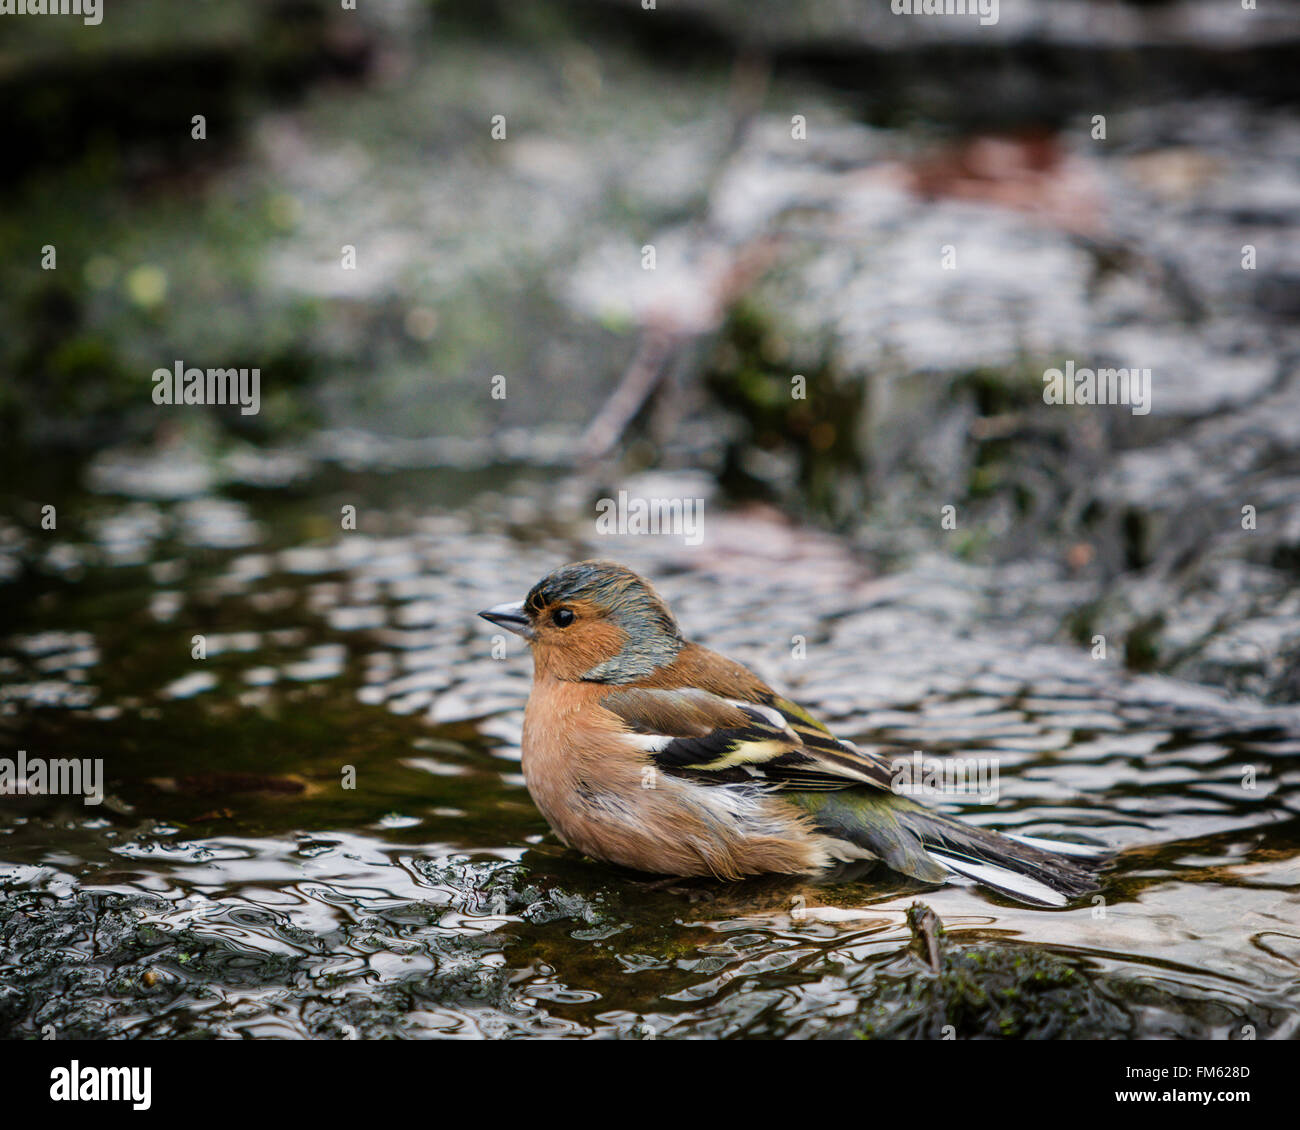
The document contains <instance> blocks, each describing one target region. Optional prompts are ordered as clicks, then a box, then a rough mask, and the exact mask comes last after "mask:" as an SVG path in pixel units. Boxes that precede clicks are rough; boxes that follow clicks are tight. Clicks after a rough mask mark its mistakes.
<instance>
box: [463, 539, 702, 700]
mask: <svg viewBox="0 0 1300 1130" xmlns="http://www.w3.org/2000/svg"><path fill="white" fill-rule="evenodd" d="M479 615H480V616H482V617H483V619H485V620H488V621H490V622H491V623H493V624H498V625H500V626H501V627H503V628H508V629H509V630H510V631H512V632H515V633H516V634H518V635H521V636H523V637H524V639H526V640H527V641H528V643H529V646H531V647H532V649H533V662H534V664H535V665H536V668H537V672H538V674H542V673H546V674H549V675H552V676H554V677H555V678H557V679H566V680H570V681H581V682H593V683H630V682H633V681H634V680H636V679H640V678H643V677H645V676H646V675H649V674H650V673H651V672H652V671H654V670H655V669H656V668H657V667H662V666H663V665H664V664H666V663H671V662H672V661H673V658H674V657H675V656H676V655H677V653H678V652H679V651H680V650H681V649H682V647H683V646H685V640H683V639H682V635H681V632H680V631H679V630H678V628H677V621H676V620H674V619H673V614H672V613H671V612H670V611H669V610H668V605H666V604H665V603H664V602H663V599H662V598H661V597H660V596H659V594H658V593H657V592H655V590H654V589H653V588H651V587H650V584H649V582H647V581H645V580H642V578H640V577H638V576H637V575H636V574H635V573H634V572H632V570H631V569H628V568H625V567H624V566H622V565H616V564H614V563H613V562H612V561H577V562H574V563H573V564H571V565H562V566H561V567H560V568H558V569H556V570H555V571H554V572H553V573H548V574H547V575H546V576H545V577H543V578H542V579H541V580H540V581H538V582H537V584H535V585H534V586H533V587H532V590H531V591H530V592H529V593H528V596H527V597H525V598H524V599H523V600H521V601H518V602H516V603H513V604H498V605H497V606H496V607H495V608H488V609H486V610H485V611H483V612H480V613H479Z"/></svg>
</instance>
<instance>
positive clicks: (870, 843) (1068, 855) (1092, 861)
mask: <svg viewBox="0 0 1300 1130" xmlns="http://www.w3.org/2000/svg"><path fill="white" fill-rule="evenodd" d="M804 798H807V799H806V800H805V801H804V803H805V807H806V808H808V809H809V810H810V812H811V813H812V815H813V819H814V821H815V822H816V824H817V825H818V827H819V829H820V830H822V831H824V832H826V833H828V834H830V835H832V836H834V837H836V838H838V839H844V840H848V841H849V842H850V843H852V844H853V845H855V846H857V847H859V848H865V849H866V850H867V851H869V852H871V853H872V854H873V855H875V856H876V857H877V858H879V859H881V860H883V861H884V863H885V864H887V865H888V866H889V867H891V868H893V869H894V870H895V871H899V872H901V873H902V874H904V875H910V876H911V877H912V878H914V879H920V880H922V881H923V882H928V883H935V882H943V881H944V880H945V879H947V878H948V877H949V876H950V875H951V874H953V873H956V874H959V875H965V876H966V877H967V878H970V879H974V880H976V881H977V882H980V883H984V884H986V885H987V886H990V887H994V888H996V889H997V890H999V891H1002V892H1003V893H1004V894H1007V895H1010V896H1012V897H1013V898H1017V899H1021V900H1023V901H1025V902H1032V903H1038V904H1040V905H1046V906H1065V905H1066V904H1067V903H1069V902H1070V901H1072V900H1074V899H1077V898H1081V897H1082V896H1084V895H1087V894H1090V893H1092V892H1093V891H1096V890H1097V889H1098V887H1097V879H1096V874H1095V872H1096V869H1097V867H1098V866H1100V864H1101V862H1102V852H1101V851H1099V850H1098V849H1096V848H1093V847H1090V846H1087V845H1085V844H1073V843H1057V842H1056V841H1054V840H1038V839H1031V838H1029V837H1025V836H1011V835H1003V834H1001V833H999V832H990V831H986V830H985V829H983V828H976V827H974V826H973V825H970V824H964V823H962V822H961V821H960V820H956V819H954V818H953V817H951V816H945V815H943V814H942V813H939V812H934V811H932V810H930V809H928V808H925V807H923V806H922V805H919V804H917V803H916V802H915V801H912V800H909V799H908V798H907V797H903V796H898V795H897V794H895V793H886V792H868V791H867V790H858V789H848V790H843V791H840V792H828V793H819V794H809V793H805V794H803V796H802V797H801V800H803V799H804Z"/></svg>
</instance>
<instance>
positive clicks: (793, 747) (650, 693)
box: [600, 644, 889, 789]
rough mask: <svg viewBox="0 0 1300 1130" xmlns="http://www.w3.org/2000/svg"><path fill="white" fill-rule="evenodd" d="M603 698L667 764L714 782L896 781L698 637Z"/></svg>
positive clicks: (823, 785) (808, 784) (817, 785)
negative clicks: (699, 642) (670, 659)
mask: <svg viewBox="0 0 1300 1130" xmlns="http://www.w3.org/2000/svg"><path fill="white" fill-rule="evenodd" d="M600 706H601V707H602V708H603V709H604V710H606V711H608V712H610V713H611V714H613V715H615V716H616V718H617V719H618V721H619V723H620V724H621V725H622V726H623V727H624V728H625V729H626V730H627V731H628V733H629V734H630V735H632V740H634V741H635V742H637V743H638V745H639V746H640V748H642V749H643V750H644V752H645V754H646V756H647V757H648V758H649V759H650V760H651V761H652V762H653V763H655V764H656V765H658V766H659V767H660V768H662V769H664V770H666V771H668V772H672V773H678V774H681V775H685V776H691V777H694V778H696V779H698V780H702V781H705V782H707V783H714V784H731V783H738V782H752V781H755V780H757V781H761V782H762V783H764V784H767V785H772V786H776V787H781V788H796V789H841V788H849V787H852V786H855V785H862V784H870V785H875V786H878V787H888V784H889V771H888V769H887V767H885V766H884V764H883V763H882V762H880V761H879V759H877V758H875V757H874V756H871V755H869V754H864V753H863V752H862V751H860V750H858V749H856V747H854V746H853V745H852V744H851V743H847V742H842V741H840V740H839V739H837V738H836V737H834V735H832V734H831V732H830V731H829V730H828V729H827V728H826V727H825V726H824V725H822V723H821V722H819V721H818V720H817V719H816V718H814V717H813V716H812V715H811V714H810V713H809V712H808V711H806V710H805V709H803V708H802V707H801V706H799V705H798V704H797V703H794V702H792V701H790V700H789V699H787V698H784V697H782V696H781V695H779V694H777V693H776V691H774V690H773V689H772V688H771V687H770V686H768V685H767V684H766V683H765V682H764V681H763V680H762V679H760V678H759V677H758V676H757V675H755V674H754V673H753V672H752V671H750V670H749V669H748V668H747V667H745V666H744V665H742V664H740V663H737V662H736V661H735V660H732V659H728V658H727V657H726V656H723V655H719V654H718V653H717V652H714V651H710V650H708V649H707V648H703V647H700V646H699V645H696V644H691V645H688V646H687V647H685V648H683V649H682V651H681V652H680V653H679V654H678V656H677V658H676V660H675V661H674V662H673V663H671V664H666V665H665V666H663V667H661V668H659V669H658V670H656V671H655V672H654V673H653V674H652V675H651V676H649V677H646V678H643V679H639V680H637V681H636V682H633V683H623V684H617V685H611V686H610V687H609V688H608V690H607V691H606V692H605V693H604V694H603V696H602V697H601V699H600Z"/></svg>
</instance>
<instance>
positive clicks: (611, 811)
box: [479, 561, 1096, 906]
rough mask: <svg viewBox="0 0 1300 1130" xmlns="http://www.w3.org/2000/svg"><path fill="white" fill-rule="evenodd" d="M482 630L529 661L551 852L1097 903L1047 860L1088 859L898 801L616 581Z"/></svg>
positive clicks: (642, 585)
mask: <svg viewBox="0 0 1300 1130" xmlns="http://www.w3.org/2000/svg"><path fill="white" fill-rule="evenodd" d="M479 615H480V616H482V617H483V618H484V619H486V620H489V621H491V622H492V623H494V624H498V625H500V626H501V627H503V628H507V629H509V630H510V631H512V632H516V633H517V634H519V635H521V636H523V637H524V639H526V640H527V641H528V643H529V646H530V647H531V649H532V653H533V666H534V673H533V686H532V693H531V694H530V696H529V699H528V708H527V710H526V711H525V714H524V732H523V771H524V779H525V781H526V782H527V785H528V791H529V793H530V794H531V796H532V798H533V801H534V803H536V805H537V807H538V808H539V809H540V810H541V813H542V815H543V816H545V817H546V820H547V821H548V823H549V824H550V825H551V827H552V828H553V829H554V830H555V833H556V835H558V836H559V837H560V839H561V840H563V841H564V842H565V843H566V844H568V845H569V846H570V847H573V848H576V849H577V850H579V851H581V852H584V853H586V854H587V855H590V856H592V857H594V858H596V859H601V860H605V861H607V862H610V863H616V864H620V865H622V866H624V867H630V868H633V869H635V870H638V871H648V872H653V873H655V874H660V875H681V876H691V875H713V876H716V877H718V878H720V879H737V878H740V877H742V876H746V875H758V874H764V873H772V872H775V873H787V874H815V873H818V872H826V871H830V870H832V869H834V868H836V867H837V866H840V865H842V864H845V863H849V862H852V861H857V860H870V859H877V860H881V861H883V862H884V863H885V864H886V865H888V866H889V867H891V868H892V869H893V870H895V871H898V872H901V873H902V874H904V875H907V876H910V877H911V878H913V879H918V880H920V881H922V882H927V883H938V882H943V881H945V880H946V879H947V878H949V877H950V876H952V875H953V874H954V873H956V874H960V875H965V876H967V877H969V878H972V879H975V880H978V881H980V882H983V883H986V884H988V885H989V886H991V887H995V888H997V889H998V890H1000V891H1003V892H1004V893H1007V894H1010V895H1013V896H1015V897H1018V898H1020V899H1023V900H1026V901H1030V902H1035V903H1043V904H1047V905H1053V906H1062V905H1065V904H1066V903H1067V902H1068V901H1069V900H1070V899H1072V898H1077V897H1079V896H1081V895H1084V894H1087V893H1088V892H1090V891H1092V890H1095V889H1096V884H1095V881H1094V879H1093V876H1092V874H1091V873H1090V871H1089V870H1088V869H1087V868H1086V867H1085V866H1082V865H1080V864H1078V863H1076V862H1074V861H1073V860H1071V859H1067V858H1064V857H1063V855H1061V854H1058V853H1060V852H1068V853H1070V854H1075V855H1093V854H1094V852H1093V849H1091V848H1085V847H1083V846H1082V845H1074V844H1057V843H1055V842H1054V841H1037V840H1028V839H1026V838H1023V837H1015V838H1013V837H1011V836H1005V835H1000V834H998V833H996V832H989V831H985V830H984V829H982V828H976V827H972V826H970V825H967V824H964V823H962V822H961V821H959V820H955V819H953V818H951V817H948V816H944V815H942V814H940V813H937V812H933V811H931V810H930V809H928V808H925V807H924V806H923V805H920V804H917V803H916V802H915V801H912V800H910V799H909V798H907V797H905V796H901V795H899V794H897V793H896V792H894V791H893V790H892V788H891V784H892V774H891V768H890V765H889V763H888V762H886V761H884V760H882V759H881V758H878V757H876V756H874V755H871V754H868V753H865V752H863V751H861V750H859V749H857V748H856V747H854V746H853V745H852V744H851V743H848V742H844V741H840V740H838V739H837V738H835V736H834V735H833V734H831V732H830V731H829V730H828V729H827V728H826V727H825V726H823V725H822V724H821V723H820V722H818V721H817V720H816V719H815V718H814V717H813V716H812V715H811V714H809V713H808V712H807V711H806V710H804V709H803V708H802V707H799V706H797V705H796V704H795V703H793V702H790V701H789V700H788V699H785V698H782V697H781V696H780V695H778V694H777V693H776V692H775V691H774V690H772V688H771V687H769V686H767V684H765V683H764V682H763V681H762V680H761V679H759V678H758V677H757V676H756V675H754V674H753V673H752V672H751V671H749V670H747V669H746V668H745V667H743V666H741V665H740V664H739V663H736V662H735V661H734V660H731V659H727V658H726V657H724V656H722V655H719V654H717V653H716V652H713V651H709V650H708V649H707V648H704V647H700V646H699V645H698V644H693V643H689V642H687V641H686V640H685V639H684V638H683V636H682V634H681V631H680V630H679V629H678V626H677V621H676V620H675V619H674V618H673V614H672V613H671V612H670V611H669V609H668V606H667V605H666V604H665V603H664V602H663V600H662V599H661V598H660V596H659V595H658V593H656V592H655V591H654V589H653V588H652V587H651V586H650V585H649V584H648V583H647V582H646V581H644V580H643V579H642V578H641V577H639V576H637V575H636V574H635V573H633V572H632V571H631V570H630V569H627V568H624V567H623V566H621V565H616V564H614V563H612V562H607V561H580V562H577V563H575V564H571V565H565V566H563V567H561V568H559V569H556V570H555V571H554V572H553V573H551V574H549V575H548V576H546V577H544V578H543V579H542V580H541V581H539V582H538V583H537V584H536V585H534V586H533V588H532V591H530V592H529V594H528V596H527V598H526V599H524V600H522V601H518V602H516V603H513V604H500V605H497V606H496V607H494V608H489V609H487V610H486V611H484V612H480V613H479Z"/></svg>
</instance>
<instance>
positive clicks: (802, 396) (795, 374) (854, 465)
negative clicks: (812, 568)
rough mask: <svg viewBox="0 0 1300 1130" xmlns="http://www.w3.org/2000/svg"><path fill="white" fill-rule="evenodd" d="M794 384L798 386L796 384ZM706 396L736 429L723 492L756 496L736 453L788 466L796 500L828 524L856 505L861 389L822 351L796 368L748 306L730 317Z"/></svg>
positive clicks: (787, 347)
mask: <svg viewBox="0 0 1300 1130" xmlns="http://www.w3.org/2000/svg"><path fill="white" fill-rule="evenodd" d="M799 378H802V379H799ZM705 380H706V385H707V387H708V389H709V391H710V392H711V394H712V395H713V397H714V398H715V399H716V400H717V401H718V402H719V403H720V404H721V405H722V406H723V407H724V408H726V409H727V410H728V411H729V412H731V413H733V414H735V415H736V416H737V417H738V418H739V419H740V421H741V422H742V428H741V434H740V436H739V437H738V438H737V439H736V440H734V441H733V442H732V444H731V445H730V450H729V452H728V459H727V467H728V472H727V473H726V474H725V475H724V485H725V486H727V487H729V488H730V489H731V490H732V491H733V492H734V493H739V494H754V493H764V486H763V485H762V484H759V483H756V482H754V481H753V480H752V478H750V477H748V476H747V474H746V472H745V471H744V470H743V467H744V465H745V462H746V461H745V459H744V449H745V448H747V447H752V448H756V449H758V450H759V451H761V452H766V453H777V454H787V455H789V456H791V457H792V458H793V460H794V463H795V466H796V468H797V470H796V478H797V489H798V493H799V495H800V499H801V501H802V502H803V503H804V505H805V506H807V508H808V509H810V510H811V511H812V512H814V513H816V514H818V515H820V516H823V517H827V518H830V519H832V520H839V519H846V518H848V517H850V516H851V515H852V514H854V513H855V512H856V510H857V507H858V504H859V503H860V491H859V488H860V483H861V478H862V475H863V473H864V470H865V456H864V452H863V451H862V449H861V447H860V441H859V436H860V435H861V434H862V430H863V429H862V422H863V416H864V413H865V411H866V385H865V382H864V381H862V380H850V379H846V378H845V376H844V375H843V374H841V373H839V372H838V371H837V370H836V368H835V365H834V363H833V362H832V360H831V359H830V351H829V349H825V348H824V349H822V350H821V351H820V353H819V355H818V356H817V357H816V358H815V359H814V360H813V362H812V363H811V364H809V363H807V362H805V361H801V360H800V359H799V358H798V357H797V356H796V355H795V352H794V350H793V349H792V347H791V344H790V343H789V342H788V341H786V340H785V339H784V338H783V337H782V336H781V335H780V334H779V333H778V332H777V330H776V328H775V326H774V324H773V322H772V320H771V319H770V318H769V317H768V316H767V315H766V314H765V313H764V312H763V311H762V309H761V308H760V307H759V306H758V305H757V304H756V303H754V302H753V301H750V300H743V301H741V302H740V303H738V304H737V305H736V306H735V307H733V309H732V310H731V312H730V314H729V315H728V317H727V321H726V323H725V325H724V328H723V331H722V336H721V342H720V344H719V346H718V348H717V350H716V351H715V353H714V356H713V358H712V360H711V362H710V364H709V366H708V369H707V371H706V374H705Z"/></svg>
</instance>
